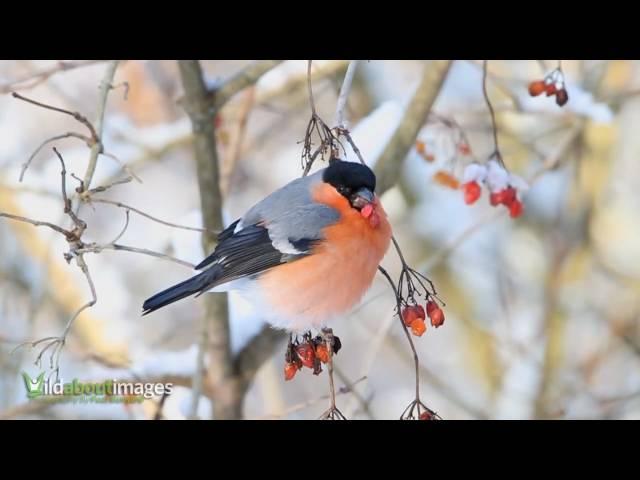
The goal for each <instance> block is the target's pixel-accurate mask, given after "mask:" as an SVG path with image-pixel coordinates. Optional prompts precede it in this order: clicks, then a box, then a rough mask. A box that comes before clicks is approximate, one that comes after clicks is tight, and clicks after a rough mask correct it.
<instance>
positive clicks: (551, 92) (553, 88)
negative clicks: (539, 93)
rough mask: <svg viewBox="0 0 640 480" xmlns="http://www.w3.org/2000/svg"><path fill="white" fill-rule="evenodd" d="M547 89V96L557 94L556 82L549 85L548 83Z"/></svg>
mask: <svg viewBox="0 0 640 480" xmlns="http://www.w3.org/2000/svg"><path fill="white" fill-rule="evenodd" d="M545 91H546V92H547V97H550V96H551V95H555V93H556V84H555V83H553V82H552V83H550V84H549V85H547V86H546V87H545Z"/></svg>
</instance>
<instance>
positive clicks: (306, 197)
mask: <svg viewBox="0 0 640 480" xmlns="http://www.w3.org/2000/svg"><path fill="white" fill-rule="evenodd" d="M375 188H376V177H375V175H374V173H373V171H371V169H370V168H368V167H367V166H364V165H361V164H359V163H353V162H346V161H342V160H333V161H332V162H330V164H329V166H328V167H326V168H324V169H322V170H319V171H317V172H316V173H314V174H312V175H309V176H306V177H303V178H298V179H296V180H294V181H292V182H290V183H288V184H287V185H285V186H284V187H282V188H280V189H279V190H276V191H275V192H273V193H272V194H270V195H268V196H267V197H266V198H264V199H263V200H262V201H260V202H259V203H257V204H256V205H254V206H253V207H252V208H250V209H249V210H248V211H247V213H246V214H245V215H244V216H243V217H242V218H240V219H238V220H236V221H235V222H233V223H232V224H231V225H229V226H228V227H227V228H226V229H225V230H223V231H222V232H221V233H220V234H219V236H218V244H217V246H216V248H215V250H214V252H213V253H212V254H211V255H209V256H208V257H207V258H205V259H204V260H203V261H202V262H201V263H200V264H199V265H197V266H196V267H195V268H196V270H202V272H201V273H199V274H197V275H195V276H194V277H192V278H189V279H188V280H186V281H184V282H182V283H179V284H177V285H175V286H173V287H170V288H168V289H166V290H164V291H162V292H160V293H158V294H156V295H154V296H153V297H151V298H149V299H148V300H146V301H145V302H144V305H143V315H146V314H148V313H150V312H153V311H155V310H157V309H159V308H162V307H164V306H166V305H169V304H171V303H173V302H175V301H177V300H180V299H183V298H185V297H189V296H191V295H196V296H198V295H200V294H202V293H204V292H210V291H213V292H221V291H229V290H231V289H235V290H238V291H240V293H241V294H243V296H245V297H246V298H247V299H248V300H249V301H250V302H251V303H253V305H254V306H255V307H256V309H257V311H258V312H259V313H260V314H261V315H262V316H263V318H264V319H265V320H266V321H268V322H269V323H270V324H271V325H272V326H274V327H276V328H282V329H285V330H288V331H291V332H303V331H307V330H310V329H311V328H322V327H324V326H326V325H328V324H329V323H330V322H331V321H332V320H334V319H335V318H336V317H338V316H340V315H343V314H345V313H347V312H348V311H349V310H350V309H351V308H352V307H353V306H354V305H355V304H357V303H358V302H359V301H360V299H361V298H362V296H363V295H364V294H365V293H366V291H367V290H368V289H369V287H370V285H371V283H372V282H373V278H374V276H375V274H376V271H377V267H378V264H379V263H380V261H381V260H382V258H383V256H384V255H385V253H386V251H387V248H388V247H389V242H390V239H391V227H390V225H389V222H388V220H387V215H386V213H385V211H384V209H383V208H382V205H381V204H380V200H379V198H378V197H377V196H376V194H375Z"/></svg>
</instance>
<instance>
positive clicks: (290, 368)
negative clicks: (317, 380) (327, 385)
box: [284, 335, 342, 380]
mask: <svg viewBox="0 0 640 480" xmlns="http://www.w3.org/2000/svg"><path fill="white" fill-rule="evenodd" d="M341 347H342V344H341V342H340V339H339V338H338V337H336V336H334V337H333V345H332V349H333V353H338V351H339V350H340V348H341ZM328 361H329V348H328V347H327V345H326V343H325V341H324V340H323V338H322V337H321V336H320V335H318V336H317V337H315V338H313V339H311V338H309V336H305V341H303V342H302V343H297V342H296V343H290V344H289V346H288V347H287V353H286V355H285V365H284V379H285V380H291V379H292V378H293V377H295V375H296V373H297V372H298V370H302V367H307V368H310V369H313V374H314V375H319V374H320V372H322V366H321V364H323V363H327V362H328Z"/></svg>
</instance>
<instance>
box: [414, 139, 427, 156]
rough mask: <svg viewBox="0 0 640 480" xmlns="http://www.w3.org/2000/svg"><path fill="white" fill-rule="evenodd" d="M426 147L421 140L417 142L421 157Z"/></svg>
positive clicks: (417, 149)
mask: <svg viewBox="0 0 640 480" xmlns="http://www.w3.org/2000/svg"><path fill="white" fill-rule="evenodd" d="M425 147H426V145H425V144H424V142H423V141H421V140H416V152H418V153H419V154H420V155H422V154H424V152H425Z"/></svg>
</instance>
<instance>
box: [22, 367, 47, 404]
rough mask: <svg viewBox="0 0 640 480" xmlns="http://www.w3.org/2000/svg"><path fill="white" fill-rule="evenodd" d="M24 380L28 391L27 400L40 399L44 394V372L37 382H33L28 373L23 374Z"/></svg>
mask: <svg viewBox="0 0 640 480" xmlns="http://www.w3.org/2000/svg"><path fill="white" fill-rule="evenodd" d="M22 378H23V379H24V386H25V387H26V389H27V398H30V399H33V398H38V397H39V396H41V395H42V394H43V393H44V391H43V390H44V372H42V373H41V374H40V375H39V376H38V378H37V379H36V380H32V379H31V377H30V376H29V374H28V373H26V372H22Z"/></svg>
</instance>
